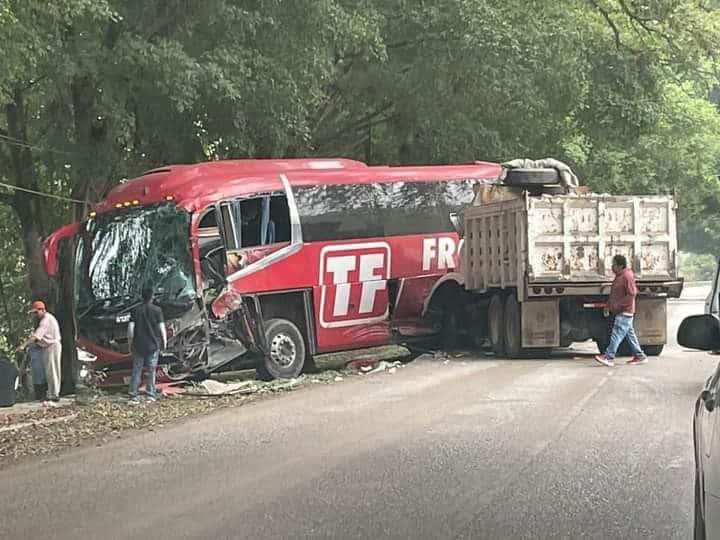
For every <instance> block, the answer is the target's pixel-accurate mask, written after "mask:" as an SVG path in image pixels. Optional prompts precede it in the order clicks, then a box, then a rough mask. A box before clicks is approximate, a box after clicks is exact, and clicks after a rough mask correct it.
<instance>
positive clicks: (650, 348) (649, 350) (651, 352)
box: [642, 345, 665, 356]
mask: <svg viewBox="0 0 720 540" xmlns="http://www.w3.org/2000/svg"><path fill="white" fill-rule="evenodd" d="M664 348H665V345H643V346H642V350H643V351H644V352H645V354H647V355H648V356H660V355H661V354H662V352H663V349H664Z"/></svg>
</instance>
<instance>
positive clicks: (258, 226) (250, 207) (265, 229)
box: [240, 195, 290, 249]
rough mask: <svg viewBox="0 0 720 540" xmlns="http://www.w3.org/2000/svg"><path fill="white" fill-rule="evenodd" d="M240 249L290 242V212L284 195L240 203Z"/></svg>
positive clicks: (246, 200)
mask: <svg viewBox="0 0 720 540" xmlns="http://www.w3.org/2000/svg"><path fill="white" fill-rule="evenodd" d="M240 216H241V226H240V228H241V233H240V239H241V241H240V249H245V248H251V247H259V246H268V245H272V244H277V243H284V242H289V241H290V212H289V209H288V203H287V199H286V198H285V196H284V195H273V196H270V195H266V196H264V197H256V198H254V199H244V200H242V201H240Z"/></svg>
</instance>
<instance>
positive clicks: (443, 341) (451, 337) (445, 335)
mask: <svg viewBox="0 0 720 540" xmlns="http://www.w3.org/2000/svg"><path fill="white" fill-rule="evenodd" d="M461 326H462V309H461V306H460V301H459V299H458V301H457V302H455V303H450V302H449V303H448V304H447V305H446V306H445V309H444V310H443V318H442V322H441V327H440V346H441V347H442V348H443V349H447V350H454V349H459V348H460V347H462V336H461V333H460V328H461Z"/></svg>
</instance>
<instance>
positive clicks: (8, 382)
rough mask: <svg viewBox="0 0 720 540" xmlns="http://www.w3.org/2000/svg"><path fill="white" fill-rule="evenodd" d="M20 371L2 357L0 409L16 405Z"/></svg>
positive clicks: (0, 360) (0, 364)
mask: <svg viewBox="0 0 720 540" xmlns="http://www.w3.org/2000/svg"><path fill="white" fill-rule="evenodd" d="M18 375H19V373H18V370H17V368H16V367H15V364H13V363H12V362H11V361H10V360H8V359H7V357H6V356H4V355H0V407H12V406H13V405H15V397H16V386H17V381H18Z"/></svg>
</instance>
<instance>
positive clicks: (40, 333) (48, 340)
mask: <svg viewBox="0 0 720 540" xmlns="http://www.w3.org/2000/svg"><path fill="white" fill-rule="evenodd" d="M29 313H32V314H33V316H34V317H35V318H36V319H37V321H38V325H37V328H36V329H35V331H34V332H33V333H32V335H31V336H30V337H29V338H27V339H26V340H25V341H24V342H23V344H22V345H20V349H27V348H28V347H29V346H30V345H33V344H34V345H37V346H38V347H40V349H41V350H42V354H43V361H44V364H45V379H46V381H47V386H48V396H47V398H48V400H47V401H46V402H45V405H47V406H50V407H55V406H57V402H58V401H59V400H60V359H61V354H62V343H61V340H60V325H59V324H58V322H57V319H56V318H55V317H54V316H53V314H52V313H49V312H48V311H47V309H46V308H45V303H44V302H42V301H40V300H37V301H35V302H33V303H32V308H31V309H30V311H29Z"/></svg>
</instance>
